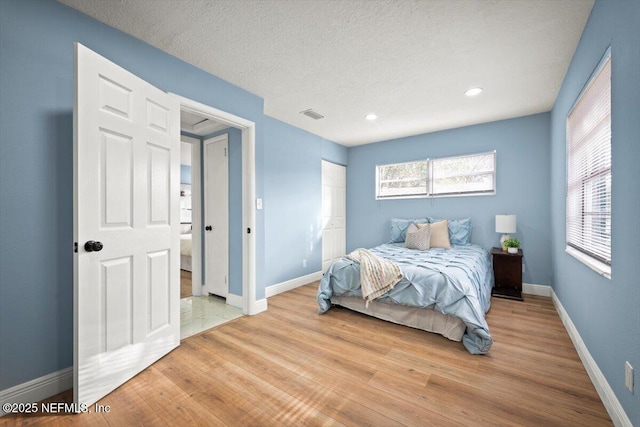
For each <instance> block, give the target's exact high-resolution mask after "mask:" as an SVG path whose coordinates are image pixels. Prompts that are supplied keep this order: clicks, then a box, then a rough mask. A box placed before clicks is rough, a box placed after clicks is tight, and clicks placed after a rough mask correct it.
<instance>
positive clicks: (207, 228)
mask: <svg viewBox="0 0 640 427" xmlns="http://www.w3.org/2000/svg"><path fill="white" fill-rule="evenodd" d="M204 229H205V230H207V231H211V230H212V228H211V226H210V225H207V226H206V227H205V228H204Z"/></svg>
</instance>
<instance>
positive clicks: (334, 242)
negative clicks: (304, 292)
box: [322, 161, 347, 273]
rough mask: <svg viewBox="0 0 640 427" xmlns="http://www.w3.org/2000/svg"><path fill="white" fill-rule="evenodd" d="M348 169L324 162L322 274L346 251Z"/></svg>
mask: <svg viewBox="0 0 640 427" xmlns="http://www.w3.org/2000/svg"><path fill="white" fill-rule="evenodd" d="M346 176H347V175H346V168H345V167H344V166H339V165H336V164H334V163H330V162H326V161H322V272H323V273H324V272H326V271H327V269H328V268H329V266H330V265H331V263H333V262H334V261H337V260H338V259H339V258H340V257H342V256H343V255H344V254H345V251H346Z"/></svg>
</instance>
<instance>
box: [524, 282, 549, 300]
mask: <svg viewBox="0 0 640 427" xmlns="http://www.w3.org/2000/svg"><path fill="white" fill-rule="evenodd" d="M522 293H523V294H527V295H538V296H541V297H550V296H551V286H549V285H534V284H533V283H523V284H522Z"/></svg>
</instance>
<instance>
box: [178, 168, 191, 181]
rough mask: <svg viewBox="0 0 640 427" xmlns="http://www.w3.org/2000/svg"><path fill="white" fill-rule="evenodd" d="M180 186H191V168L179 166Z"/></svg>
mask: <svg viewBox="0 0 640 427" xmlns="http://www.w3.org/2000/svg"><path fill="white" fill-rule="evenodd" d="M180 184H189V185H191V166H189V165H180Z"/></svg>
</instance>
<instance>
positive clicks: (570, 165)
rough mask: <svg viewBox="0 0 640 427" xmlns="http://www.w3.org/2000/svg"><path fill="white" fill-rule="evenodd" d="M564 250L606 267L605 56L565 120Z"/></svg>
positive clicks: (608, 201)
mask: <svg viewBox="0 0 640 427" xmlns="http://www.w3.org/2000/svg"><path fill="white" fill-rule="evenodd" d="M566 206H567V207H566V222H567V236H566V238H567V246H570V247H572V248H574V249H576V250H578V251H580V252H582V253H584V254H586V255H588V256H589V257H592V258H595V259H596V260H598V261H601V262H603V263H605V264H607V265H611V56H610V55H609V54H607V56H606V57H605V58H604V60H603V62H602V65H601V66H600V68H599V70H598V71H597V73H596V74H595V75H594V77H593V78H592V79H591V81H590V82H589V84H588V85H587V87H586V88H585V90H584V91H583V92H582V94H581V96H580V97H579V98H578V100H577V101H576V104H575V105H574V107H573V110H572V111H571V113H570V114H569V116H568V117H567V204H566Z"/></svg>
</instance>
